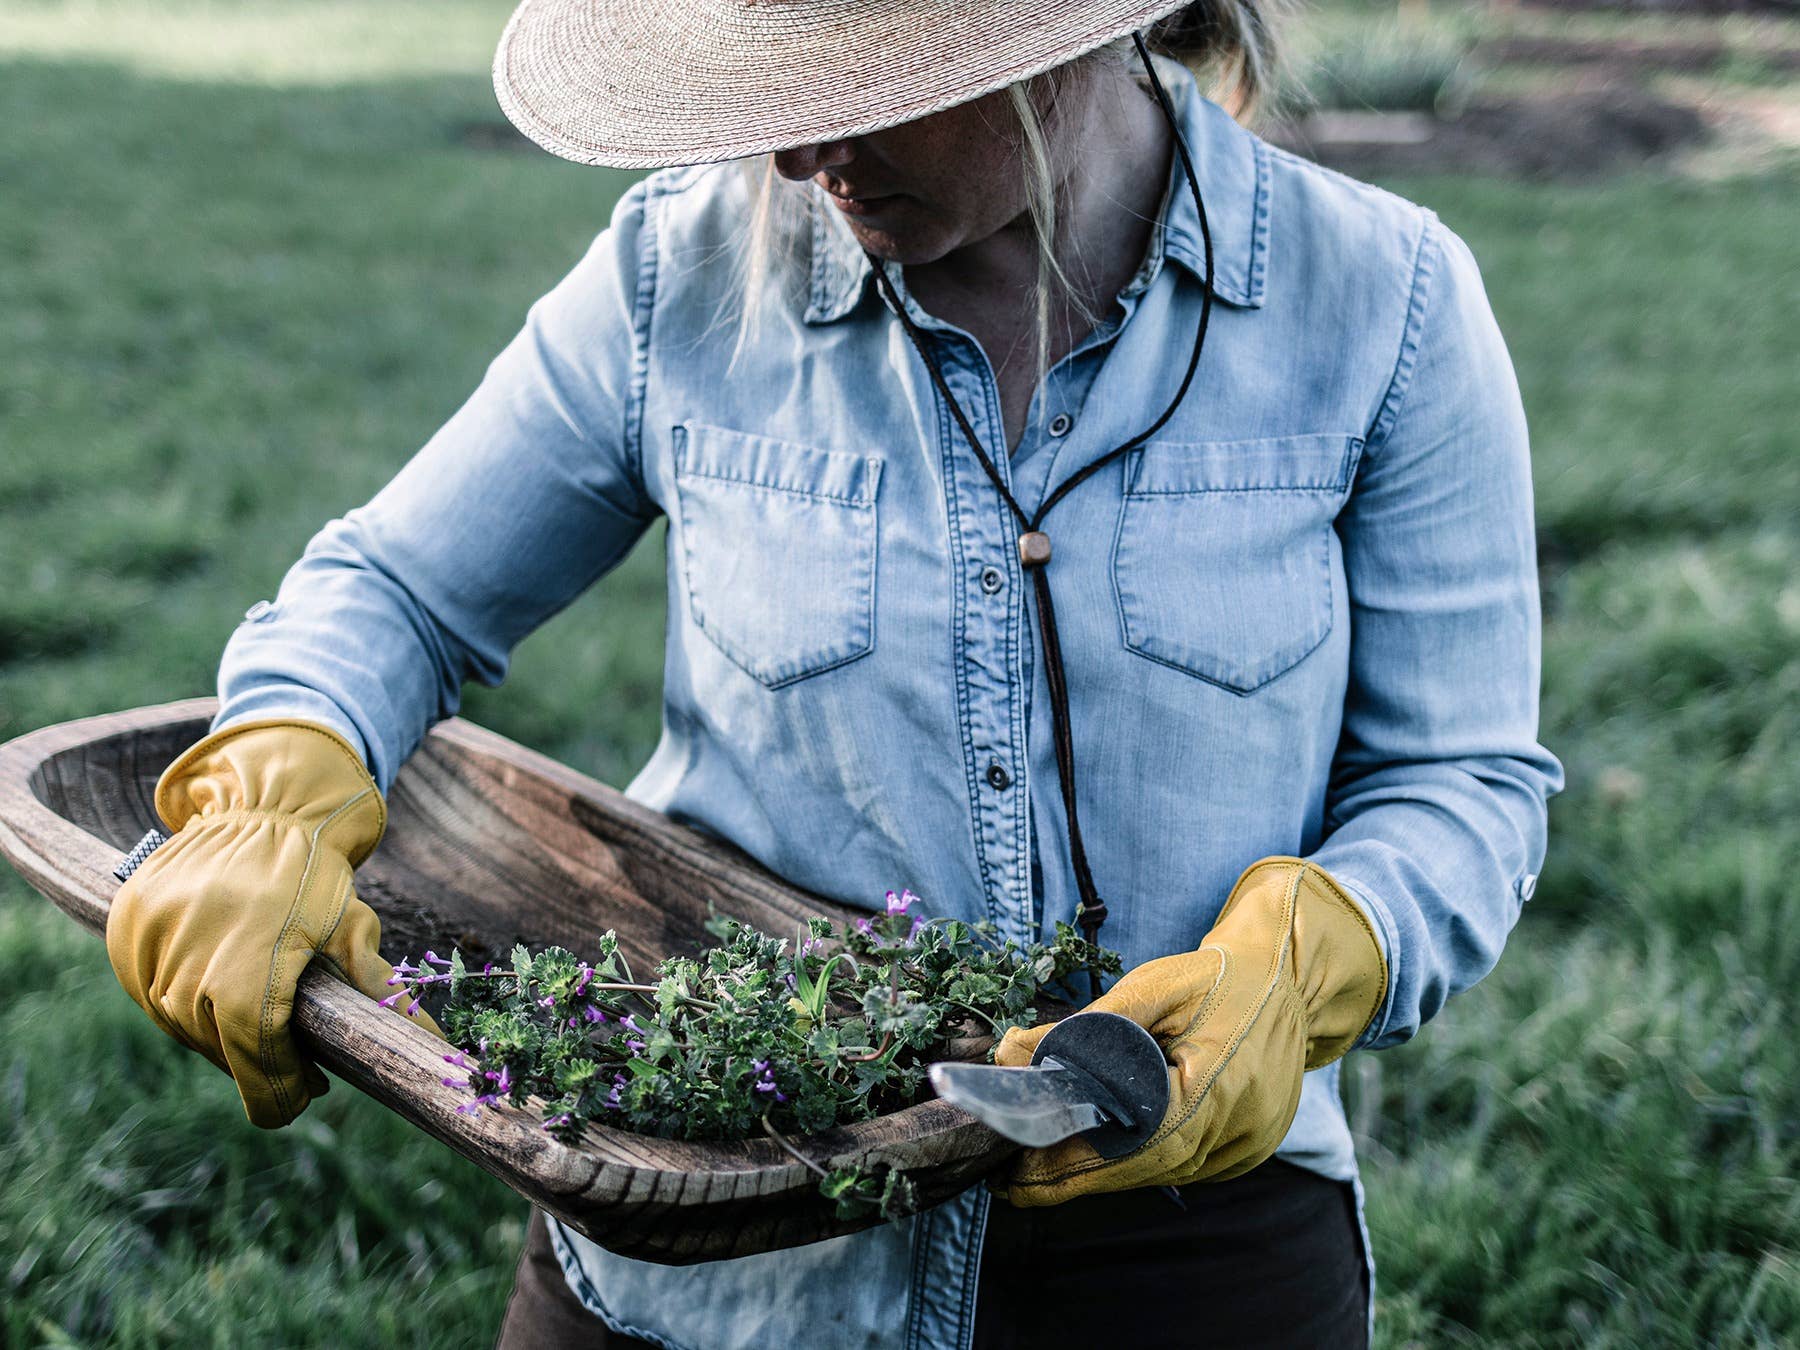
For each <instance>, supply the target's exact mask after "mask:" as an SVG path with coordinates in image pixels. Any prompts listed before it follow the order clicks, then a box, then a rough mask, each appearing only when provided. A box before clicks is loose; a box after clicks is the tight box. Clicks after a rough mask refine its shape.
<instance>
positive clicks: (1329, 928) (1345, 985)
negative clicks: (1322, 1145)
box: [1218, 857, 1388, 1069]
mask: <svg viewBox="0 0 1800 1350" xmlns="http://www.w3.org/2000/svg"><path fill="white" fill-rule="evenodd" d="M1271 923H1272V924H1273V927H1274V929H1275V931H1276V932H1278V933H1280V934H1282V935H1284V937H1285V940H1286V942H1287V947H1288V951H1287V958H1288V961H1287V965H1288V970H1289V972H1290V973H1291V976H1292V978H1293V981H1294V984H1295V986H1296V987H1297V988H1298V990H1299V993H1300V998H1301V1002H1302V1004H1303V1005H1304V1007H1305V1009H1306V1067H1307V1068H1308V1069H1318V1068H1323V1067H1324V1066H1325V1065H1327V1064H1330V1063H1331V1062H1332V1061H1333V1060H1336V1059H1339V1058H1341V1057H1342V1056H1343V1055H1344V1054H1345V1053H1346V1052H1347V1051H1348V1050H1349V1049H1350V1047H1351V1046H1353V1045H1355V1044H1356V1042H1357V1041H1358V1040H1359V1039H1360V1038H1361V1036H1362V1034H1363V1033H1364V1032H1365V1031H1367V1030H1368V1028H1369V1024H1370V1023H1371V1022H1373V1021H1374V1020H1375V1015H1376V1014H1377V1013H1378V1012H1380V1011H1381V1006H1382V1004H1383V1003H1384V1002H1385V1001H1386V999H1387V988H1388V964H1387V957H1386V955H1385V954H1384V953H1383V952H1382V949H1381V942H1380V940H1379V939H1378V938H1377V937H1376V935H1375V928H1374V925H1373V924H1372V923H1371V922H1370V920H1369V916H1368V915H1367V914H1365V913H1364V912H1363V909H1362V906H1360V905H1359V904H1357V903H1356V901H1355V900H1353V899H1352V898H1351V897H1350V895H1349V893H1348V892H1347V891H1345V889H1344V888H1343V887H1342V886H1341V885H1339V884H1338V882H1337V880H1336V878H1334V877H1333V876H1332V875H1331V873H1329V872H1327V871H1326V870H1325V869H1324V868H1323V867H1320V866H1319V865H1318V864H1317V863H1310V862H1307V861H1305V860H1304V859H1301V858H1284V857H1274V858H1264V859H1263V860H1262V861H1260V862H1257V863H1253V864H1251V865H1250V867H1249V868H1247V869H1246V870H1245V872H1244V874H1243V876H1241V877H1239V878H1238V882H1237V885H1235V886H1233V887H1232V889H1231V896H1230V898H1229V899H1228V900H1226V902H1225V908H1224V910H1223V911H1221V913H1220V915H1219V924H1218V926H1219V927H1220V928H1225V927H1227V926H1236V925H1242V924H1255V925H1256V926H1257V927H1258V928H1263V927H1264V926H1265V925H1269V924H1271ZM1265 931H1266V930H1265Z"/></svg>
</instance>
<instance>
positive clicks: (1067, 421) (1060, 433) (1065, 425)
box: [1049, 413, 1075, 439]
mask: <svg viewBox="0 0 1800 1350" xmlns="http://www.w3.org/2000/svg"><path fill="white" fill-rule="evenodd" d="M1074 427H1075V419H1074V418H1073V417H1070V416H1069V414H1067V413H1058V414H1056V416H1055V417H1052V418H1051V419H1050V426H1049V431H1050V434H1051V435H1052V436H1055V437H1057V438H1059V439H1060V438H1061V437H1064V436H1067V435H1068V434H1069V432H1070V431H1072V430H1074Z"/></svg>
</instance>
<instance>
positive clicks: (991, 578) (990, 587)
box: [981, 567, 1006, 595]
mask: <svg viewBox="0 0 1800 1350" xmlns="http://www.w3.org/2000/svg"><path fill="white" fill-rule="evenodd" d="M1005 585H1006V573H1004V572H1002V571H1001V570H1000V569H999V568H998V567H984V568H982V569H981V589H982V590H984V591H986V592H987V593H988V594H989V595H998V594H999V593H1000V591H1001V590H1002V589H1003V588H1004V587H1005Z"/></svg>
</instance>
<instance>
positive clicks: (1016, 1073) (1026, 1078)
mask: <svg viewBox="0 0 1800 1350" xmlns="http://www.w3.org/2000/svg"><path fill="white" fill-rule="evenodd" d="M931 1086H932V1087H933V1088H935V1089H937V1094H938V1096H940V1097H942V1098H943V1099H944V1100H945V1101H947V1102H949V1103H950V1104H951V1105H953V1106H960V1107H961V1108H962V1109H963V1110H965V1111H967V1112H968V1113H969V1114H970V1115H972V1116H974V1117H975V1119H977V1120H979V1121H980V1122H981V1123H982V1124H983V1125H986V1126H987V1127H988V1128H989V1129H990V1130H993V1131H994V1132H995V1133H996V1134H1000V1135H1004V1136H1005V1137H1006V1138H1008V1139H1010V1140H1012V1141H1013V1142H1014V1143H1015V1144H1024V1145H1025V1146H1026V1147H1027V1148H1045V1147H1048V1146H1049V1145H1051V1144H1054V1143H1058V1142H1059V1141H1061V1140H1064V1139H1067V1138H1068V1137H1069V1136H1070V1135H1074V1134H1080V1133H1082V1132H1083V1131H1084V1130H1091V1129H1093V1128H1094V1127H1095V1126H1096V1125H1103V1124H1105V1123H1106V1122H1107V1121H1109V1120H1111V1119H1112V1118H1113V1117H1112V1116H1111V1115H1110V1113H1109V1112H1108V1111H1107V1110H1106V1109H1105V1107H1103V1106H1102V1105H1101V1104H1100V1103H1099V1102H1097V1101H1096V1100H1095V1098H1096V1097H1110V1095H1111V1094H1109V1093H1107V1092H1106V1091H1105V1089H1104V1088H1101V1087H1100V1086H1099V1085H1098V1084H1097V1083H1095V1081H1094V1080H1093V1079H1092V1078H1090V1077H1089V1076H1088V1075H1087V1074H1085V1073H1083V1072H1081V1071H1080V1070H1079V1069H1071V1068H1069V1067H1068V1066H1067V1065H1064V1064H1059V1063H1057V1062H1056V1061H1055V1060H1049V1061H1046V1062H1045V1063H1043V1064H1040V1065H1038V1066H1037V1067H1035V1068H1029V1069H1003V1068H1000V1067H998V1066H996V1065H992V1064H957V1063H943V1064H933V1065H932V1066H931Z"/></svg>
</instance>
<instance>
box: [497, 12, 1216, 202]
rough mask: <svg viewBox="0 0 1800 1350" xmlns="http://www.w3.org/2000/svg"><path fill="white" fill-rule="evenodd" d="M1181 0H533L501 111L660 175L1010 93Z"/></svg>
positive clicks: (513, 49) (565, 141) (507, 72)
mask: <svg viewBox="0 0 1800 1350" xmlns="http://www.w3.org/2000/svg"><path fill="white" fill-rule="evenodd" d="M1181 7H1182V0H1174V2H1173V3H1171V0H1098V2H1097V3H1096V0H1048V2H1047V3H1026V2H1023V0H760V3H758V2H756V0H524V3H523V4H521V5H520V6H519V7H518V9H517V10H516V11H514V13H513V16H512V19H511V21H510V22H509V23H508V24H507V26H506V32H505V33H504V34H503V35H502V36H501V39H500V47H499V50H498V51H497V52H496V53H495V56H494V91H495V93H496V94H497V95H498V97H499V100H500V107H501V109H502V111H504V112H505V114H506V116H507V117H508V119H509V120H511V122H512V123H513V125H514V126H516V127H518V128H519V130H520V131H522V132H523V133H524V134H525V135H527V136H529V137H530V138H531V139H532V140H533V141H536V142H537V143H538V144H539V145H541V146H543V147H544V149H546V150H548V151H550V152H551V153H552V154H555V155H560V156H562V157H563V158H564V159H571V160H574V161H575V162H577V163H579V164H604V165H610V166H613V167H616V168H628V169H656V168H663V167H666V166H669V165H675V164H707V163H713V162H716V161H719V160H727V159H742V158H745V157H747V156H750V155H758V154H763V153H765V152H767V151H771V150H786V149H790V148H792V147H794V146H798V145H811V144H817V143H819V142H822V141H833V140H841V139H845V138H848V137H851V136H861V135H866V134H868V133H869V132H873V131H879V130H881V129H883V128H885V127H891V126H895V125H898V124H899V123H901V122H910V121H912V120H913V119H914V118H918V117H924V116H926V115H927V114H929V113H934V112H941V111H942V110H943V109H945V108H950V107H954V106H956V105H957V104H959V103H967V102H969V101H970V100H971V99H976V98H979V97H981V96H982V95H983V94H988V93H992V92H993V91H995V90H997V89H1003V88H1005V87H1006V86H1007V85H1009V84H1013V83H1015V82H1017V81H1019V80H1023V79H1028V78H1029V77H1031V76H1033V75H1037V74H1041V73H1042V72H1044V71H1046V70H1050V69H1053V68H1054V67H1056V66H1059V65H1062V64H1063V63H1065V62H1067V61H1072V60H1074V59H1075V58H1076V57H1078V56H1081V55H1083V54H1085V53H1087V52H1090V51H1092V50H1094V49H1095V48H1096V47H1101V46H1104V45H1105V44H1106V43H1108V42H1111V41H1113V40H1114V39H1115V38H1120V37H1123V36H1125V35H1126V34H1128V33H1131V32H1134V31H1136V30H1137V29H1140V28H1142V27H1144V26H1145V25H1147V24H1149V23H1152V22H1154V21H1155V20H1157V19H1160V18H1163V17H1164V16H1166V15H1168V14H1170V13H1172V12H1173V11H1175V10H1177V9H1180V8H1181Z"/></svg>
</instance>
